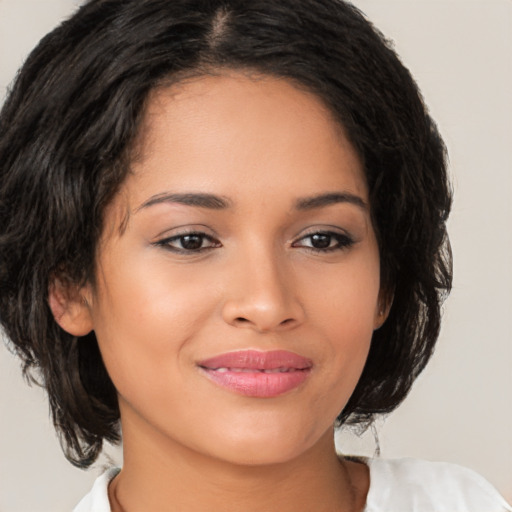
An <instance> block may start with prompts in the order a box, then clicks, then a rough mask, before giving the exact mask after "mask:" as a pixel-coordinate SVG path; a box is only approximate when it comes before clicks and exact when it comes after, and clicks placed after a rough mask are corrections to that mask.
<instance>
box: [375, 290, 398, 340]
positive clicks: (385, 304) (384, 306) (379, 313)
mask: <svg viewBox="0 0 512 512" xmlns="http://www.w3.org/2000/svg"><path fill="white" fill-rule="evenodd" d="M393 297H394V295H391V296H390V297H388V296H386V295H384V294H383V295H382V296H381V297H380V298H379V302H378V303H377V310H376V313H375V321H374V324H373V330H374V331H376V330H377V329H380V328H381V327H382V326H383V325H384V323H385V321H386V320H387V319H388V316H389V311H390V310H391V305H392V304H393Z"/></svg>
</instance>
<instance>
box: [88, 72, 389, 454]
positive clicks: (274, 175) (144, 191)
mask: <svg viewBox="0 0 512 512" xmlns="http://www.w3.org/2000/svg"><path fill="white" fill-rule="evenodd" d="M142 132H143V135H142V136H141V140H140V145H141V146H140V154H139V155H138V158H137V159H136V161H135V162H134V164H133V167H132V173H131V174H130V175H129V177H128V179H127V180H126V181H125V183H124V184H123V186H122V188H121V190H120V192H119V194H118V195H117V197H116V198H115V200H114V202H113V204H112V205H111V206H110V207H109V208H108V210H107V212H106V219H105V232H104V236H103V239H102V241H101V244H100V248H99V252H98V260H97V282H96V283H95V286H94V287H89V288H88V289H86V293H87V294H88V297H87V299H88V302H89V305H90V315H91V321H92V327H93V328H94V330H95V332H96V336H97V338H98V342H99V345H100V349H101V352H102V355H103V358H104V361H105V365H106V367H107V370H108V372H109V374H110V376H111V378H112V380H113V382H114V384H115V386H116V388H117V390H118V394H119V403H120V408H121V418H122V426H123V433H124V437H125V441H127V440H128V439H131V440H132V441H133V440H143V439H145V440H146V441H147V442H154V441H155V440H158V441H157V442H159V443H160V444H162V443H166V445H167V446H168V447H171V448H172V447H174V448H176V449H183V448H186V449H187V450H192V451H194V452H197V453H201V454H203V455H208V456H212V457H215V458H220V459H223V460H227V461H232V462H238V463H244V464H245V463H246V464H264V463H272V462H282V461H287V460H291V459H293V458H294V457H297V456H299V455H300V454H302V453H305V452H306V451H307V450H309V449H310V448H312V447H314V446H317V445H319V443H321V442H322V441H323V440H326V439H327V438H329V439H331V438H332V425H333V422H334V420H335V418H336V416H337V415H338V414H339V413H340V411H341V410H342V409H343V407H344V406H345V404H346V403H347V401H348V399H349V397H350V395H351V394H352V392H353V390H354V387H355V386H356V383H357V381H358V379H359V376H360V374H361V371H362V369H363V365H364V363H365V360H366V357H367V354H368V350H369V347H370V340H371V337H372V333H373V330H374V329H375V328H377V327H378V326H379V325H380V324H381V322H382V320H383V319H382V318H381V316H380V315H379V310H380V307H379V253H378V248H377V243H376V238H375V234H374V230H373V228H372V224H371V221H370V210H369V204H368V191H367V187H366V183H365V178H364V175H363V170H362V166H361V162H360V160H359V158H358V156H357V155H356V153H355V151H354V149H353V147H352V146H351V144H350V143H349V142H348V141H347V138H346V137H345V136H344V134H343V133H342V130H341V129H340V128H339V126H338V125H337V124H336V123H335V122H334V121H333V120H332V119H331V117H330V115H329V113H328V111H327V110H326V109H325V108H324V107H323V105H322V103H321V102H320V101H319V100H318V99H317V98H316V97H315V96H313V95H311V94H309V93H306V92H304V91H301V90H299V89H297V88H295V87H294V86H293V85H291V84H290V83H289V82H287V81H285V80H277V79H272V78H268V77H263V76H259V77H252V78H251V77H248V76H245V75H242V74H236V73H232V74H229V75H223V76H212V77H203V78H199V79H194V80H191V81H188V82H184V83H181V84H179V85H174V86H172V87H171V88H167V89H161V90H158V91H156V92H154V93H153V94H152V96H151V97H150V101H149V105H148V109H147V113H146V118H145V123H144V126H143V129H142Z"/></svg>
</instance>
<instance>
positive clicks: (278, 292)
mask: <svg viewBox="0 0 512 512" xmlns="http://www.w3.org/2000/svg"><path fill="white" fill-rule="evenodd" d="M268 252H269V254H259V255H255V254H252V255H249V256H247V255H246V256H244V257H240V258H239V259H238V261H237V263H236V264H233V265H231V270H230V272H229V283H230V284H229V286H228V290H229V291H228V294H227V297H226V301H225V302H224V305H223V310H222V315H223V318H224V321H225V322H227V323H228V324H230V325H232V326H235V327H240V328H248V329H253V330H255V331H258V332H261V333H265V332H277V331H282V330H287V329H293V328H295V327H297V326H298V325H300V324H301V323H302V322H303V320H304V316H305V314H304V308H303V306H302V304H301V302H300V300H299V297H298V293H297V283H296V279H295V277H294V275H293V269H292V268H291V266H290V264H289V263H288V264H287V263H286V262H284V263H283V262H282V261H281V262H280V261H279V259H278V258H277V257H276V256H275V255H273V254H272V252H271V251H268Z"/></svg>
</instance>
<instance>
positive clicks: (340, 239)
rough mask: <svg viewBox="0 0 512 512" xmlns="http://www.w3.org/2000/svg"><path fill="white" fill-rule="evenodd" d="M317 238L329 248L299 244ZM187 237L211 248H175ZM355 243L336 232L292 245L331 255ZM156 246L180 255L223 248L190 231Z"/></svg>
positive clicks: (213, 239) (206, 237)
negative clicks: (323, 241) (196, 239)
mask: <svg viewBox="0 0 512 512" xmlns="http://www.w3.org/2000/svg"><path fill="white" fill-rule="evenodd" d="M315 236H321V237H327V238H328V242H329V243H328V247H324V248H319V247H313V246H304V245H300V244H298V242H300V241H302V240H306V239H310V240H312V239H313V237H315ZM187 237H197V238H199V239H200V244H201V245H202V244H203V243H204V240H208V241H209V242H210V244H211V245H210V246H208V247H199V248H197V249H186V248H184V247H175V246H173V245H172V244H173V243H175V242H181V245H183V241H184V239H186V238H187ZM332 239H334V241H335V242H336V245H334V246H333V247H331V246H330V245H331V243H332ZM354 243H355V241H354V239H353V238H351V237H350V236H349V235H346V234H342V233H337V232H334V231H315V232H313V233H308V234H307V235H304V236H302V237H301V238H299V240H298V241H297V242H294V243H293V244H292V247H302V248H304V249H307V250H308V251H311V252H314V253H329V252H335V251H342V250H345V249H348V248H350V247H351V246H353V245H354ZM155 245H157V246H159V247H163V248H165V249H167V250H169V251H171V252H175V253H178V254H200V253H203V252H206V251H210V250H212V249H216V248H218V247H222V244H221V243H220V242H219V241H218V240H216V239H215V238H213V237H212V236H210V235H207V234H206V233H202V232H200V231H190V232H185V233H180V234H179V235H175V236H172V237H169V238H165V239H163V240H160V241H158V242H156V243H155Z"/></svg>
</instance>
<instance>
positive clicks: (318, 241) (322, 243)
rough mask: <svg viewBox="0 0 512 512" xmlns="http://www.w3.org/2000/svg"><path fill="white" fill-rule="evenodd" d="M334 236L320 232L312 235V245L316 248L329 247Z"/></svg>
mask: <svg viewBox="0 0 512 512" xmlns="http://www.w3.org/2000/svg"><path fill="white" fill-rule="evenodd" d="M331 241H332V237H331V235H327V234H325V233H318V234H316V235H312V236H311V246H312V247H314V248H315V249H327V248H328V247H330V246H331Z"/></svg>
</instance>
